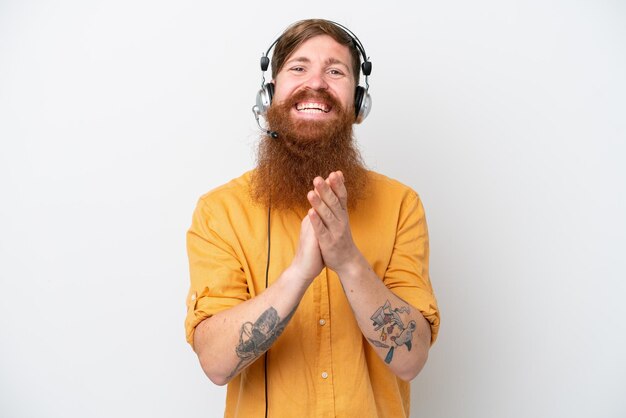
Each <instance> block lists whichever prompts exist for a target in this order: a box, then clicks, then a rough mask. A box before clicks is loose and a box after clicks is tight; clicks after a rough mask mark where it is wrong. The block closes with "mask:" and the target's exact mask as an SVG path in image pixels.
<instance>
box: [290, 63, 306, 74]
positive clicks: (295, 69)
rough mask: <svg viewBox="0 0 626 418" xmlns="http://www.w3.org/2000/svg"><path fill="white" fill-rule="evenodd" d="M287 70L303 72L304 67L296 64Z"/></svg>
mask: <svg viewBox="0 0 626 418" xmlns="http://www.w3.org/2000/svg"><path fill="white" fill-rule="evenodd" d="M289 71H294V72H296V73H301V72H303V71H304V67H301V66H299V65H297V66H295V67H291V68H290V69H289Z"/></svg>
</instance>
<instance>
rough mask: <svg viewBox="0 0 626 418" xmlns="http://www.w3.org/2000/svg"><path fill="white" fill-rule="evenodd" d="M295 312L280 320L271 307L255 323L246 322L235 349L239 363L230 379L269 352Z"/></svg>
mask: <svg viewBox="0 0 626 418" xmlns="http://www.w3.org/2000/svg"><path fill="white" fill-rule="evenodd" d="M295 312H296V309H295V308H294V309H293V310H292V311H291V312H290V313H289V315H287V317H286V318H284V319H280V317H279V316H278V312H276V309H274V308H273V307H270V308H269V309H267V310H266V311H265V312H263V313H262V314H261V316H259V318H258V319H257V320H256V321H255V322H254V323H252V322H245V323H244V324H243V325H242V326H241V331H240V332H239V344H237V347H235V352H236V353H237V357H239V363H237V366H235V369H234V370H233V371H232V372H231V374H230V376H228V379H230V378H232V377H233V376H235V375H237V373H239V372H240V371H241V370H242V369H244V368H245V367H246V366H247V365H248V364H250V363H252V362H253V361H254V360H256V359H257V358H258V357H259V356H261V354H263V353H265V352H266V351H267V350H269V348H270V347H271V346H272V344H274V341H276V339H277V338H278V337H279V336H280V334H282V332H283V330H284V329H285V326H286V325H287V323H288V322H289V320H290V319H291V317H292V316H293V314H294V313H295Z"/></svg>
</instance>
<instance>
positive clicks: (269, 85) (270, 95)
mask: <svg viewBox="0 0 626 418" xmlns="http://www.w3.org/2000/svg"><path fill="white" fill-rule="evenodd" d="M265 89H266V90H267V98H268V99H269V104H272V99H273V98H274V83H267V84H266V85H265Z"/></svg>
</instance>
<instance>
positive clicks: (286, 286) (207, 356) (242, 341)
mask: <svg viewBox="0 0 626 418" xmlns="http://www.w3.org/2000/svg"><path fill="white" fill-rule="evenodd" d="M294 276H295V272H294V271H293V269H287V270H285V271H284V272H283V274H282V275H281V276H280V277H279V278H278V279H277V280H276V282H275V283H273V284H272V285H271V286H270V287H268V288H267V290H265V291H264V292H263V293H261V294H260V295H258V296H257V297H255V298H252V299H250V300H248V301H246V302H243V303H241V304H239V305H237V306H234V307H233V308H230V309H227V310H225V311H222V312H219V313H217V314H215V315H213V316H212V317H210V318H207V319H205V320H204V321H202V322H201V323H200V324H198V326H197V327H196V330H195V334H194V350H195V352H196V354H197V355H198V359H199V360H200V364H201V365H202V369H203V370H204V372H205V373H206V375H207V376H208V377H209V379H211V381H212V382H213V383H215V384H218V385H224V384H226V383H228V382H229V381H230V380H231V379H232V378H233V377H235V376H236V375H237V374H239V372H241V370H243V369H244V368H246V367H247V366H248V365H249V364H251V363H252V362H254V361H255V360H256V359H257V358H259V357H260V356H261V355H262V354H263V353H264V352H265V351H267V350H268V349H269V348H270V347H271V345H272V344H273V343H274V342H275V341H276V339H277V338H278V337H279V336H280V334H281V333H282V331H283V330H284V328H285V326H286V325H287V323H288V322H289V320H290V319H291V317H292V315H293V313H294V312H295V309H296V307H297V306H298V303H299V302H300V300H301V299H302V296H303V295H304V292H305V291H306V288H307V287H308V283H307V282H304V281H302V280H298V279H297V278H296V277H294Z"/></svg>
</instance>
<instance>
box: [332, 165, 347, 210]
mask: <svg viewBox="0 0 626 418" xmlns="http://www.w3.org/2000/svg"><path fill="white" fill-rule="evenodd" d="M328 184H329V185H330V187H331V189H332V190H333V192H334V193H335V196H337V199H338V200H339V203H340V205H341V207H342V209H344V210H346V209H347V208H348V189H346V184H345V181H344V178H343V173H342V172H341V171H335V172H333V173H330V175H329V176H328Z"/></svg>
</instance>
